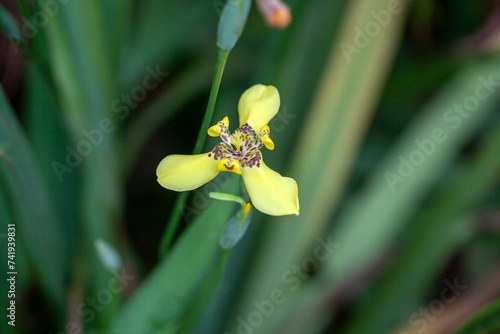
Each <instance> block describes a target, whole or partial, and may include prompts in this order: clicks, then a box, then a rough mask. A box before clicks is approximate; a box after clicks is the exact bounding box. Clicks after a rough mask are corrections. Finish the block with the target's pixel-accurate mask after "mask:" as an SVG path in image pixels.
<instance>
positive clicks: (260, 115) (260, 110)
mask: <svg viewBox="0 0 500 334" xmlns="http://www.w3.org/2000/svg"><path fill="white" fill-rule="evenodd" d="M279 107H280V94H279V93H278V90H277V89H276V87H274V86H264V85H261V84H258V85H254V86H252V87H250V88H248V89H247V90H246V91H245V92H244V93H243V94H242V95H241V97H240V101H239V103H238V115H239V116H240V126H242V125H243V124H245V123H248V125H250V126H251V127H252V128H253V129H254V131H255V132H257V133H259V132H260V129H261V128H262V127H263V126H264V125H267V124H268V123H269V122H270V121H271V119H273V117H274V116H275V115H276V114H277V113H278V110H279Z"/></svg>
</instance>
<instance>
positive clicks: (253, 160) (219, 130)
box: [208, 117, 274, 174]
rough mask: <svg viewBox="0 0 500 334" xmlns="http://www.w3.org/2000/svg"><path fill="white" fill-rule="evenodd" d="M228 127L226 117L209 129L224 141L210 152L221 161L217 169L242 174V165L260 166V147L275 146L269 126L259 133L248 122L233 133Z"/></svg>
mask: <svg viewBox="0 0 500 334" xmlns="http://www.w3.org/2000/svg"><path fill="white" fill-rule="evenodd" d="M228 127H229V120H228V118H227V117H225V118H224V119H223V120H222V121H220V122H218V123H217V124H216V125H214V126H212V127H211V128H210V129H209V130H208V134H209V135H210V136H212V137H216V136H219V137H220V138H221V139H222V143H220V144H218V145H217V146H215V147H214V149H213V150H212V152H211V153H209V154H208V156H209V157H213V158H214V159H215V160H218V161H219V164H218V165H217V169H219V170H220V171H229V172H234V173H237V174H241V170H240V167H247V168H251V167H254V166H255V167H257V168H258V167H260V161H261V160H262V155H261V153H260V148H261V147H262V146H263V145H265V146H266V147H267V148H269V149H273V148H274V143H273V142H272V140H271V138H269V133H270V129H269V126H267V125H266V126H264V127H262V129H261V131H260V133H259V134H257V133H256V132H255V130H254V129H252V127H251V126H250V125H248V123H245V124H243V125H242V126H240V127H239V128H237V129H236V130H235V131H234V133H233V134H231V133H229V129H228Z"/></svg>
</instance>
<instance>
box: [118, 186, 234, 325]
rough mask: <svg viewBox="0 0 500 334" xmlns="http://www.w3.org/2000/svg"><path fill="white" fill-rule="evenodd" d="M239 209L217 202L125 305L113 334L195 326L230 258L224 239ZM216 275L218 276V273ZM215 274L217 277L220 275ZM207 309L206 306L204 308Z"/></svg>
mask: <svg viewBox="0 0 500 334" xmlns="http://www.w3.org/2000/svg"><path fill="white" fill-rule="evenodd" d="M238 181H239V180H238V178H237V177H233V178H232V180H231V182H230V184H229V185H228V188H227V191H228V192H233V193H234V192H236V190H237V186H238V184H239V183H238ZM234 207H235V204H234V203H231V202H220V201H213V202H212V203H211V204H210V205H209V207H208V208H207V209H206V210H205V211H204V212H203V213H202V214H201V215H200V216H199V217H198V218H197V219H196V220H195V221H194V222H193V223H192V225H191V226H189V228H188V229H187V230H186V231H185V232H184V234H183V235H182V237H181V239H180V240H179V241H178V242H177V243H176V244H175V246H174V248H173V249H172V250H171V252H170V253H168V255H166V256H165V258H164V259H163V260H162V262H161V263H160V264H159V265H158V266H157V267H156V269H155V270H154V271H153V273H152V274H151V275H150V276H149V277H148V278H147V280H146V281H145V282H144V283H143V284H142V285H141V287H140V289H139V290H138V291H137V292H136V294H135V295H134V296H133V297H132V299H131V300H130V301H129V302H128V303H127V304H126V305H125V306H124V308H123V309H122V311H121V312H120V314H119V315H118V317H117V318H116V319H115V321H114V323H113V326H112V328H111V333H124V332H126V333H130V334H135V333H145V332H150V331H158V332H159V331H160V329H161V332H162V333H179V331H180V329H182V328H187V327H189V323H190V322H191V321H192V319H193V318H195V316H194V314H197V313H198V312H199V310H194V309H192V308H193V307H194V306H195V305H198V306H197V307H200V305H199V304H200V300H199V298H202V297H203V298H202V300H203V301H206V297H205V296H208V295H211V294H212V292H213V291H214V290H215V288H216V284H217V282H218V279H219V276H220V271H221V268H220V267H224V264H225V255H224V253H223V252H222V251H221V249H220V247H219V244H218V240H219V235H220V232H221V229H222V227H223V226H224V224H225V223H226V222H227V220H228V218H229V217H230V216H231V213H232V212H233V210H234ZM214 271H215V272H214ZM214 275H215V276H214ZM202 304H203V303H202Z"/></svg>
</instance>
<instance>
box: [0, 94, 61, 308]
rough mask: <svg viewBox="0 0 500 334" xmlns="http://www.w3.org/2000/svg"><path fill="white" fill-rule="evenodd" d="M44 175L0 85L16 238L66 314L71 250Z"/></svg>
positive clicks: (2, 146) (5, 171) (3, 168)
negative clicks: (43, 177)
mask: <svg viewBox="0 0 500 334" xmlns="http://www.w3.org/2000/svg"><path fill="white" fill-rule="evenodd" d="M40 175H41V173H40V172H39V170H38V166H37V161H36V159H35V157H34V154H33V152H32V149H31V147H30V144H29V143H28V141H27V139H26V136H25V134H24V132H23V131H22V129H21V127H20V125H19V123H18V121H17V119H16V118H15V116H14V113H13V111H12V109H11V108H10V106H9V104H8V102H7V99H6V97H5V95H4V93H3V90H2V89H0V181H1V183H2V187H1V188H0V191H2V192H5V193H4V194H3V196H2V197H5V198H7V201H8V205H9V206H10V210H11V212H12V217H13V219H14V222H13V223H14V224H15V225H16V235H17V236H18V239H16V240H17V241H18V242H19V243H22V244H23V245H24V248H25V249H26V251H27V255H28V257H29V261H30V262H31V264H32V265H33V267H34V269H35V271H36V273H37V278H38V280H39V283H40V284H41V287H42V289H43V291H44V292H45V294H46V296H47V298H48V300H49V302H50V304H51V305H52V307H53V308H54V310H55V311H57V312H58V313H56V314H59V316H60V317H63V316H64V312H65V311H64V309H65V308H64V306H65V295H64V293H65V285H66V275H67V274H68V273H67V271H66V270H67V268H65V265H64V264H65V263H67V258H66V256H67V250H66V248H65V245H66V244H65V242H64V240H63V236H62V234H61V230H60V228H59V222H58V221H57V218H56V217H55V216H54V214H53V209H52V208H51V206H50V203H49V202H48V201H47V191H46V189H45V185H44V184H43V179H42V178H41V176H40ZM61 264H62V265H61ZM20 274H22V273H20Z"/></svg>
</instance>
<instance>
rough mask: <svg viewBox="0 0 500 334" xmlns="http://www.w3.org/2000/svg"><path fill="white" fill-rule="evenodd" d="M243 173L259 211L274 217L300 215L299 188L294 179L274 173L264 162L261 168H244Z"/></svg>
mask: <svg viewBox="0 0 500 334" xmlns="http://www.w3.org/2000/svg"><path fill="white" fill-rule="evenodd" d="M241 171H242V176H243V181H244V182H245V186H246V188H247V191H248V194H249V195H250V199H251V200H252V204H253V205H254V206H255V208H256V209H257V210H259V211H261V212H263V213H266V214H268V215H272V216H284V215H291V214H295V215H299V210H300V209H299V196H298V187H297V182H295V180H294V179H292V178H289V177H284V176H281V175H280V174H279V173H277V172H275V171H273V170H272V169H271V168H269V167H267V166H266V164H265V163H264V160H261V161H260V167H257V166H253V167H244V168H242V169H241Z"/></svg>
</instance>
